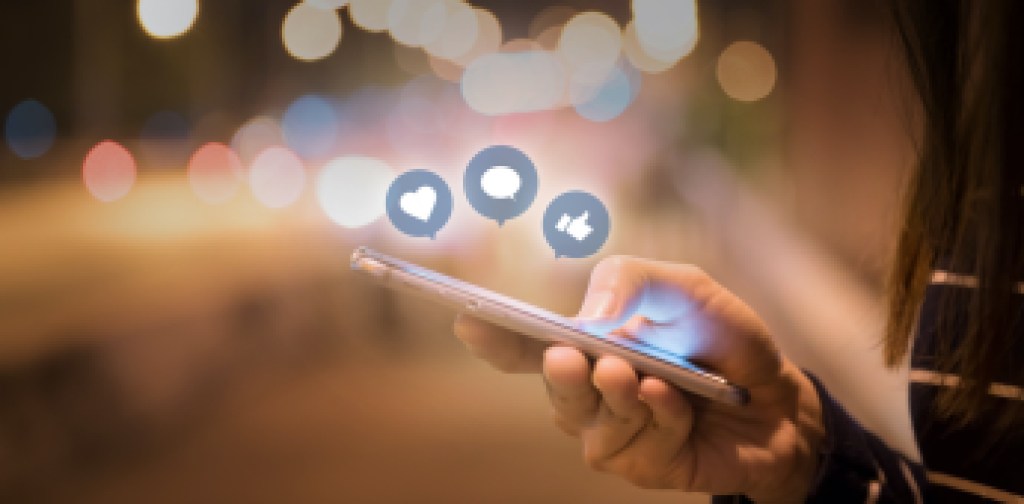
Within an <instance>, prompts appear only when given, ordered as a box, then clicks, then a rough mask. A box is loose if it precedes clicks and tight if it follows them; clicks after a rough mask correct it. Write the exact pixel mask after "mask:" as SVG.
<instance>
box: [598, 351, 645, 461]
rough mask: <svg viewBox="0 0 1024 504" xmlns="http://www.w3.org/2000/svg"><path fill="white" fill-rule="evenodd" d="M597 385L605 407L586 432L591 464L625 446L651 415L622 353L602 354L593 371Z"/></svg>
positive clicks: (602, 406) (633, 372)
mask: <svg viewBox="0 0 1024 504" xmlns="http://www.w3.org/2000/svg"><path fill="white" fill-rule="evenodd" d="M592 379H593V383H594V387H595V388H596V389H597V391H598V392H599V393H600V394H601V400H602V404H601V408H600V410H599V412H598V414H597V417H596V418H595V419H594V421H593V422H591V423H590V425H588V426H586V427H585V428H584V429H583V431H582V433H581V438H582V440H583V452H584V453H583V457H584V459H585V460H586V461H587V463H588V464H590V465H591V466H594V467H596V468H601V467H602V463H603V462H604V461H605V460H606V459H608V458H610V457H612V456H614V455H615V454H616V453H618V452H619V451H621V450H622V449H623V448H625V447H626V446H627V445H629V443H630V442H631V440H632V439H633V438H634V437H635V436H636V434H637V433H638V432H639V431H640V430H641V429H642V428H643V426H644V424H645V423H647V421H648V420H649V418H650V416H651V412H650V409H649V408H648V407H647V406H646V405H644V404H643V403H642V402H640V399H639V393H640V383H639V381H638V380H637V376H636V372H635V371H634V370H633V368H632V367H631V366H630V365H629V364H628V363H626V361H624V360H622V359H620V358H618V357H611V356H609V357H602V358H601V359H600V360H598V361H597V365H596V366H595V367H594V373H593V377H592Z"/></svg>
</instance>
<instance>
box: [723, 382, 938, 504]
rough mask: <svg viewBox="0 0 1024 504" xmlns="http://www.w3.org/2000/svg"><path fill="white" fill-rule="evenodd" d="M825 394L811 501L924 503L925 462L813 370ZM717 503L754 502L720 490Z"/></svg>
mask: <svg viewBox="0 0 1024 504" xmlns="http://www.w3.org/2000/svg"><path fill="white" fill-rule="evenodd" d="M808 377H809V378H810V379H811V381H812V382H814V387H815V388H816V389H817V391H818V397H819V398H820V399H821V410H822V411H821V412H822V420H823V422H824V424H825V440H824V442H823V443H822V446H821V452H820V453H819V455H818V456H819V464H818V473H817V475H816V476H815V479H814V482H813V483H812V485H811V488H810V492H809V494H808V497H807V500H806V502H808V503H814V504H818V503H836V504H844V503H858V504H859V503H865V502H878V503H899V504H903V503H920V502H924V499H925V497H926V491H927V486H928V482H927V479H926V476H925V471H924V467H923V466H922V465H920V464H918V463H915V462H912V461H910V460H908V459H906V458H905V457H903V456H902V455H900V454H899V453H897V452H896V451H895V450H893V449H892V448H889V447H888V446H886V444H885V443H884V442H882V440H881V439H879V438H878V437H876V436H875V435H873V434H871V433H870V432H868V431H866V430H864V428H863V427H861V426H860V424H858V423H857V421H856V420H854V419H853V418H852V417H851V416H850V415H849V414H848V413H847V412H846V410H844V409H843V407H842V406H841V405H840V404H839V403H838V402H837V401H836V400H835V399H834V398H833V397H832V396H831V395H830V394H829V393H828V391H827V390H826V389H825V387H824V386H822V384H821V382H820V381H819V380H818V379H817V378H816V377H814V376H813V375H811V374H810V373H808ZM711 502H712V503H713V504H725V503H749V502H752V501H750V500H749V499H747V498H746V497H740V496H715V497H714V498H712V501H711Z"/></svg>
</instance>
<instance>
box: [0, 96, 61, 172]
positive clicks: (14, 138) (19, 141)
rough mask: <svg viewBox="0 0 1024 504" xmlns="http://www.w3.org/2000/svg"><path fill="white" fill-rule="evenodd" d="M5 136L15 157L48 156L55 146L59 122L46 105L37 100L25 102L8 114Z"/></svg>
mask: <svg viewBox="0 0 1024 504" xmlns="http://www.w3.org/2000/svg"><path fill="white" fill-rule="evenodd" d="M4 136H5V138H6V139H7V145H8V146H9V147H10V148H11V150H12V151H14V154H15V155H17V156H18V157H20V158H22V159H34V158H37V157H39V156H42V155H43V154H46V152H47V151H49V150H50V147H52V146H53V141H54V139H55V138H56V136H57V121H56V120H55V119H54V118H53V113H52V112H50V109H48V108H46V105H43V104H42V103H39V102H38V101H36V100H25V101H23V102H21V103H19V104H17V105H15V107H14V108H13V109H11V112H10V113H9V114H7V121H6V123H5V124H4Z"/></svg>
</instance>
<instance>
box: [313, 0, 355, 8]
mask: <svg viewBox="0 0 1024 504" xmlns="http://www.w3.org/2000/svg"><path fill="white" fill-rule="evenodd" d="M303 1H305V2H306V3H308V4H312V5H314V6H316V7H319V8H321V9H340V8H342V7H344V6H345V4H347V3H348V0H303Z"/></svg>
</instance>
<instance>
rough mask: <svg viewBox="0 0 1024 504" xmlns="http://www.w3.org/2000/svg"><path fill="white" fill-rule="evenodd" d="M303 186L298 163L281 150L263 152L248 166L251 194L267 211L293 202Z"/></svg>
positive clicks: (271, 149)
mask: <svg viewBox="0 0 1024 504" xmlns="http://www.w3.org/2000/svg"><path fill="white" fill-rule="evenodd" d="M305 185H306V169H305V167H304V166H303V164H302V160H301V159H299V156H297V155H296V154H295V153H294V152H292V151H291V150H289V149H287V148H285V147H269V148H267V149H264V150H263V152H260V154H259V155H258V156H256V159H255V160H253V162H252V165H251V166H250V167H249V187H250V188H251V189H252V194H253V196H255V197H256V199H257V200H259V202H260V203H262V204H263V205H265V206H267V207H269V208H284V207H286V206H288V205H291V204H292V203H295V201H296V200H298V199H299V196H301V195H302V190H303V189H304V188H305Z"/></svg>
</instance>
